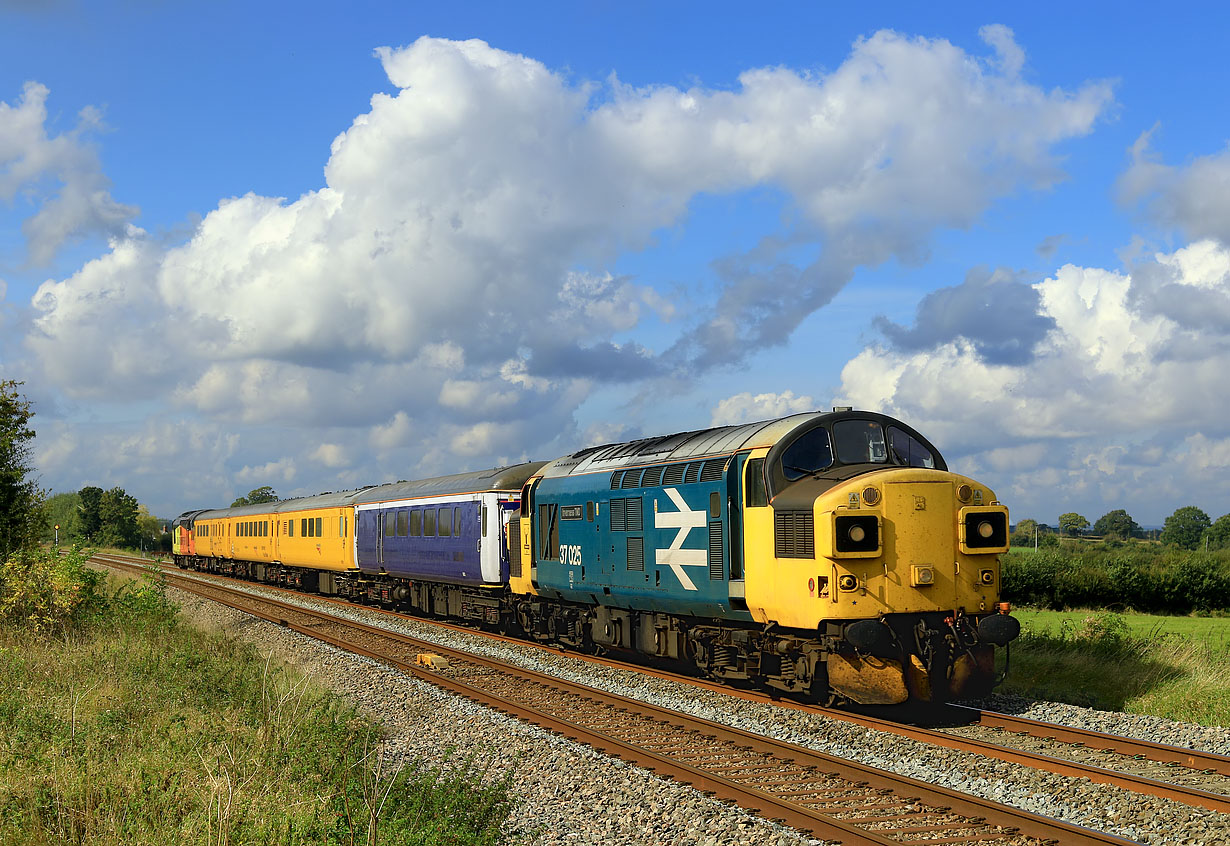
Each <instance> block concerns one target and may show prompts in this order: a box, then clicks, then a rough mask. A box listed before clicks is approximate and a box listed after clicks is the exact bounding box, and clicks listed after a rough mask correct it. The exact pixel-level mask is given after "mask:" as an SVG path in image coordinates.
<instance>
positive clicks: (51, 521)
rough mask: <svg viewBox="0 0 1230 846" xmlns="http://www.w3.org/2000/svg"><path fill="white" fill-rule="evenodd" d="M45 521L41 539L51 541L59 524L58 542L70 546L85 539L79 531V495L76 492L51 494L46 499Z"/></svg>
mask: <svg viewBox="0 0 1230 846" xmlns="http://www.w3.org/2000/svg"><path fill="white" fill-rule="evenodd" d="M46 513H47V523H46V525H45V526H44V528H43V540H45V541H46V542H47V543H51V542H52V541H53V540H54V539H55V537H56V530H55V527H56V526H59V527H60V531H59V537H60V543H61V544H62V545H64V546H71V545H72V544H74V543H76V542H77V541H80V540H85V536H84V534H83V533H82V531H81V496H80V495H79V494H77V493H75V492H74V493H61V494H53V495H52V496H51V497H49V498H48V499H47V506H46Z"/></svg>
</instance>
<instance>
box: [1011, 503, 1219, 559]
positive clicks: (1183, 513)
mask: <svg viewBox="0 0 1230 846" xmlns="http://www.w3.org/2000/svg"><path fill="white" fill-rule="evenodd" d="M1090 530H1091V531H1090ZM1058 534H1063V535H1067V536H1068V537H1080V536H1081V535H1084V534H1093V535H1096V536H1098V537H1101V538H1107V539H1111V540H1118V541H1125V540H1128V539H1129V538H1149V539H1152V540H1158V541H1161V542H1162V543H1163V544H1165V545H1167V546H1174V547H1178V548H1179V549H1207V550H1210V551H1211V550H1215V549H1230V514H1223V515H1222V516H1221V517H1218V518H1217V519H1216V520H1211V519H1209V515H1208V514H1207V513H1205V512H1204V510H1202V509H1200V508H1198V507H1196V506H1194V505H1185V506H1183V507H1182V508H1178V509H1175V512H1174V513H1173V514H1171V515H1170V516H1169V517H1167V518H1166V522H1165V524H1163V526H1162V528H1161V529H1160V530H1158V531H1153V532H1150V531H1146V530H1144V529H1142V528H1141V527H1140V526H1139V525H1138V524H1137V523H1136V521H1135V520H1133V519H1132V517H1131V515H1129V514H1128V513H1127V512H1126V511H1124V510H1123V509H1122V508H1118V509H1115V510H1114V511H1110V512H1108V513H1106V514H1103V515H1102V516H1101V517H1099V518H1098V519H1097V522H1095V523H1093V524H1092V526H1091V525H1090V523H1089V520H1088V519H1087V518H1086V517H1084V516H1083V515H1081V514H1078V513H1076V512H1075V511H1069V512H1067V513H1066V514H1060V515H1059V533H1058ZM1011 542H1012V545H1013V546H1033V545H1034V544H1035V543H1036V544H1037V545H1038V546H1040V547H1041V546H1056V545H1058V543H1059V538H1058V535H1057V533H1056V532H1055V530H1054V529H1052V528H1051V527H1050V526H1048V525H1046V524H1045V523H1039V522H1038V521H1037V520H1030V519H1024V520H1020V521H1018V522H1017V524H1016V526H1014V527H1013V531H1012V537H1011Z"/></svg>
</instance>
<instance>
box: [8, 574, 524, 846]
mask: <svg viewBox="0 0 1230 846" xmlns="http://www.w3.org/2000/svg"><path fill="white" fill-rule="evenodd" d="M11 566H12V562H10V563H9V564H6V565H5V570H4V573H3V575H0V599H6V600H11V599H12V598H13V596H14V591H15V587H14V585H17V584H19V583H20V582H21V579H20V578H18V576H17V575H16V574H17V572H18V571H17V570H14V569H10V568H11ZM32 566H34V565H32ZM46 566H48V567H50V568H51V570H52V572H51V573H50V575H51V576H52V577H54V576H55V575H56V572H59V571H56V568H57V567H59V566H60V565H58V564H56V563H54V562H51V563H48V564H47V565H46ZM69 569H70V570H71V569H72V568H71V567H70V568H69ZM86 580H87V582H88V581H89V577H86ZM27 581H29V582H30V583H33V582H34V581H35V580H33V579H29V580H27ZM61 581H63V579H61ZM68 590H69V592H70V593H74V590H75V594H74V595H79V594H80V593H81V592H82V591H85V592H92V593H93V599H92V600H91V602H89V603H85V605H84V606H81V607H85V608H86V609H87V612H88V613H87V612H81V611H80V608H79V609H78V610H79V613H77V614H76V617H77V619H75V620H74V621H73V622H72V624H71V625H52V626H47V625H41V626H35V625H32V624H31V622H30V621H31V620H32V619H34V618H33V617H21V616H18V617H16V618H15V617H14V616H13V615H11V614H9V615H6V620H5V622H4V623H3V624H0V841H3V842H4V843H6V844H51V843H68V842H71V843H80V844H151V846H153V844H170V843H179V844H207V845H208V846H214V844H217V846H227V845H228V844H239V843H245V844H246V843H261V844H287V846H290V844H346V846H350V844H369V846H376V844H393V843H397V844H406V843H408V844H436V843H440V844H459V846H460V844H490V843H497V842H499V841H500V827H501V825H502V823H503V821H504V820H505V819H506V818H507V814H508V810H509V800H508V792H507V788H508V783H507V780H506V776H503V775H502V774H501V778H499V779H489V778H486V776H485V774H484V773H478V772H474V771H473V770H472V769H471V768H470V767H468V766H466V765H465V764H464V763H461V764H459V765H457V766H454V767H450V768H448V769H447V770H444V771H438V770H431V769H425V768H421V769H416V768H413V767H407V768H403V769H401V770H399V771H397V772H395V773H389V772H387V770H388V769H389V766H388V765H387V764H386V765H384V767H383V769H384V770H386V772H385V773H383V774H382V773H381V769H382V767H381V764H380V762H379V758H378V755H377V752H376V750H377V749H379V748H380V737H379V733H378V730H377V729H376V727H374V726H373V725H372V724H371V723H369V722H368V721H366V720H364V719H361V718H360V717H359V716H358V715H357V714H356V713H355V712H354V711H353V710H352V709H350V708H349V707H348V706H346V705H345V704H343V703H342V702H341V701H340V700H338V699H337V698H335V697H333V696H332V695H331V694H329V693H328V692H327V691H325V690H323V689H319V688H317V687H315V686H313V685H312V684H311V683H310V682H309V681H307V680H305V679H304V678H302V677H301V676H298V675H296V674H295V673H293V672H292V671H290V670H288V669H284V668H280V667H276V666H274V665H273V664H271V663H270V662H269V661H268V660H266V659H263V658H262V657H261V656H260V655H259V654H257V653H256V651H255V650H254V649H252V648H251V647H249V646H247V645H244V644H240V643H236V642H233V641H231V640H229V639H225V638H222V637H219V636H212V635H206V634H203V633H201V632H198V631H196V630H193V629H191V628H189V627H187V626H184V625H181V624H180V623H179V622H178V621H177V618H176V616H175V609H174V608H173V607H172V606H171V605H170V604H169V603H168V602H167V600H166V598H165V594H164V592H163V591H162V589H161V587H160V586H158V585H157V583H155V582H149V581H146V582H144V583H139V584H138V586H136V587H120V588H112V587H108V586H107V585H105V584H104V583H101V582H97V583H95V584H94V585H93V586H92V587H91V586H90V585H88V584H86V585H80V584H79V585H76V587H75V588H73V587H72V586H69V587H68ZM28 605H29V603H26V604H25V605H23V604H22V603H14V602H8V603H7V604H5V605H4V607H6V608H11V607H16V606H20V607H23V608H25V607H27V606H28ZM38 607H43V606H41V605H40V606H38ZM23 613H24V612H23Z"/></svg>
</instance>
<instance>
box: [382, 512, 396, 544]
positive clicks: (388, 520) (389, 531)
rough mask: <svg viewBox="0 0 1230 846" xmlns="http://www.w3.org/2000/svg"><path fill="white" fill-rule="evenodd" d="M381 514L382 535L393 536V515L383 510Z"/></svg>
mask: <svg viewBox="0 0 1230 846" xmlns="http://www.w3.org/2000/svg"><path fill="white" fill-rule="evenodd" d="M381 516H382V517H383V518H384V536H385V537H386V538H391V537H393V515H392V514H389V513H388V512H385V513H384V514H383V515H381Z"/></svg>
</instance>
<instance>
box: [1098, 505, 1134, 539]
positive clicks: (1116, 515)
mask: <svg viewBox="0 0 1230 846" xmlns="http://www.w3.org/2000/svg"><path fill="white" fill-rule="evenodd" d="M1139 531H1140V526H1138V525H1136V521H1135V520H1133V519H1132V518H1131V516H1130V515H1129V514H1128V513H1127V512H1126V511H1124V510H1123V509H1122V508H1117V509H1115V510H1114V511H1111V512H1109V513H1107V514H1103V515H1102V516H1101V517H1099V518H1098V521H1097V522H1096V523H1094V524H1093V532H1094V534H1097V535H1103V536H1105V537H1116V538H1130V537H1132V536H1133V535H1135V534H1136V533H1137V532H1139Z"/></svg>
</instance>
